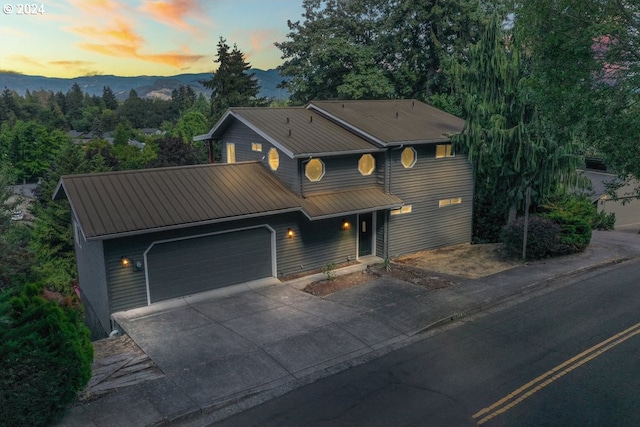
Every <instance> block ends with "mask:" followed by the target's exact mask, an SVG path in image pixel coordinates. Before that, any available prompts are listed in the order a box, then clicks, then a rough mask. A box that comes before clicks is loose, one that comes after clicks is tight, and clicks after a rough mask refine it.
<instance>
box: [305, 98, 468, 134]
mask: <svg viewBox="0 0 640 427" xmlns="http://www.w3.org/2000/svg"><path fill="white" fill-rule="evenodd" d="M307 108H308V109H309V110H314V111H318V112H319V113H320V114H323V115H326V116H327V117H329V118H332V119H333V120H335V121H336V122H339V123H341V124H342V125H343V126H346V127H348V128H349V129H352V130H353V131H354V132H357V133H359V134H360V135H362V136H363V137H365V138H369V139H371V138H373V139H374V140H375V142H379V143H382V144H383V145H399V144H411V143H413V144H417V143H429V142H431V143H433V142H444V141H448V140H449V139H450V137H451V135H452V134H457V133H460V132H462V130H463V128H464V120H462V119H460V118H458V117H456V116H454V115H452V114H449V113H447V112H444V111H442V110H439V109H437V108H435V107H432V106H430V105H427V104H425V103H423V102H420V101H417V100H415V99H404V100H401V99H400V100H388V101H313V102H311V103H310V104H309V105H308V106H307Z"/></svg>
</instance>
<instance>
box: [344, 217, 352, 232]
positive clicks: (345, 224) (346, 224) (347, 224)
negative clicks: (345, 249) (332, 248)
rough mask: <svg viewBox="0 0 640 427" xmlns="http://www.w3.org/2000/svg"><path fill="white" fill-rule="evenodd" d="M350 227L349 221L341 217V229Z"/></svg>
mask: <svg viewBox="0 0 640 427" xmlns="http://www.w3.org/2000/svg"><path fill="white" fill-rule="evenodd" d="M350 228H351V223H350V222H349V221H348V220H346V219H343V220H342V229H343V230H349V229H350Z"/></svg>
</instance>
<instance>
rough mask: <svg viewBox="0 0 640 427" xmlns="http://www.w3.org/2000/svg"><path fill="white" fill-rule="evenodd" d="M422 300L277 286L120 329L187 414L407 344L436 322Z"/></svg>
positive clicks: (416, 290) (143, 318) (123, 321)
mask: <svg viewBox="0 0 640 427" xmlns="http://www.w3.org/2000/svg"><path fill="white" fill-rule="evenodd" d="M427 294H428V290H426V289H424V288H421V287H418V286H415V285H412V284H409V283H406V282H402V281H397V280H393V279H378V280H375V281H373V282H370V283H368V284H366V285H363V286H359V287H357V288H354V289H352V290H347V291H343V292H339V293H336V294H334V295H332V296H329V297H327V298H324V299H323V298H319V297H315V296H312V295H309V294H306V293H304V292H302V291H300V290H298V289H295V288H293V287H291V286H288V285H282V284H280V285H274V286H269V287H265V288H260V289H255V290H250V291H246V292H242V293H239V294H236V295H232V296H227V297H223V298H219V297H212V298H210V299H203V300H200V301H196V302H193V303H191V304H186V305H183V306H181V307H177V308H168V309H166V310H161V311H158V312H154V313H145V312H144V311H139V310H138V311H137V312H136V313H135V315H133V316H128V317H124V316H121V315H120V316H118V318H117V319H118V322H119V323H120V325H121V326H122V328H123V329H124V330H125V332H126V333H127V334H129V336H130V337H131V338H132V339H133V340H134V341H135V342H136V343H137V344H138V345H139V346H140V347H141V348H142V350H143V351H144V352H145V353H146V354H147V355H148V356H149V357H150V358H151V359H152V360H153V361H154V362H155V363H156V364H157V366H158V367H159V368H160V369H161V370H162V371H163V372H164V373H165V374H166V375H167V377H168V378H169V379H170V380H171V381H172V382H173V383H175V385H176V386H177V387H178V388H179V389H181V390H182V392H183V393H184V397H185V401H184V405H186V406H190V405H191V404H195V405H197V406H198V407H199V408H200V409H206V408H210V407H215V406H218V405H220V404H223V403H225V402H228V401H232V400H234V399H235V398H238V397H242V396H246V395H248V394H253V393H256V392H260V391H264V390H267V389H274V388H277V387H279V386H282V385H285V384H287V383H292V382H293V383H295V381H296V380H299V379H300V378H304V377H306V376H308V375H310V374H313V373H315V372H317V371H322V370H325V369H327V368H330V367H334V366H336V365H339V364H341V363H343V362H347V361H350V360H353V359H356V358H359V357H361V356H364V355H367V354H371V353H373V352H375V351H376V350H379V349H382V348H384V347H388V346H389V345H391V344H393V343H394V342H398V341H403V340H405V339H406V338H407V337H408V336H409V335H411V333H412V332H414V331H415V330H416V327H417V325H422V326H424V322H425V321H427V319H429V318H432V316H433V315H434V313H433V311H432V310H430V308H431V307H430V306H431V305H432V302H431V303H430V302H429V301H430V299H429V298H427ZM428 312H430V313H428ZM185 409H187V408H185Z"/></svg>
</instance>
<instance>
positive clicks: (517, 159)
mask: <svg viewBox="0 0 640 427" xmlns="http://www.w3.org/2000/svg"><path fill="white" fill-rule="evenodd" d="M502 23H503V20H502V19H500V18H499V17H498V16H497V15H496V16H494V19H492V20H491V22H490V24H489V25H488V26H487V29H486V31H485V32H484V34H483V36H482V37H481V39H480V41H479V42H478V43H475V44H473V45H471V46H470V48H469V58H468V62H466V63H465V62H460V61H456V62H453V63H452V65H451V67H450V68H449V72H450V74H451V76H452V81H453V82H454V83H453V84H454V89H455V91H456V92H457V95H458V96H459V97H460V99H461V100H462V104H461V105H462V110H463V115H464V116H465V117H466V119H467V120H466V123H465V128H464V131H463V132H462V134H460V135H458V136H456V138H455V143H456V146H457V148H458V149H459V150H462V151H464V152H466V153H467V154H468V156H469V160H470V161H471V162H473V163H474V167H475V173H476V196H477V197H480V198H485V199H487V200H490V201H491V203H484V202H483V201H482V200H480V201H479V203H478V205H477V206H478V207H482V206H485V205H490V206H493V210H490V211H483V210H479V209H476V212H475V215H476V220H475V224H474V225H475V226H476V229H475V234H476V236H478V235H481V234H482V233H483V232H484V230H482V228H481V227H483V225H484V224H488V223H497V224H502V225H503V224H504V223H505V222H506V219H507V213H508V209H511V210H512V211H513V212H514V213H515V209H518V208H519V209H522V208H523V205H524V198H525V197H524V195H525V192H526V189H527V188H529V187H530V188H531V189H532V195H533V202H534V204H535V203H536V202H539V201H542V200H544V199H545V198H546V197H548V196H549V195H551V194H554V193H555V192H556V191H557V189H558V185H559V184H560V183H561V181H563V180H567V179H569V178H570V177H571V176H573V174H574V171H575V168H576V167H577V165H578V164H579V160H580V158H579V157H578V156H577V154H576V152H577V151H578V149H579V146H578V145H577V144H574V143H572V141H561V140H558V139H551V138H548V137H546V135H545V134H544V133H543V132H542V131H541V123H540V118H539V114H538V108H537V105H536V104H535V103H534V102H532V100H531V96H530V95H531V87H530V84H529V75H530V69H529V57H528V55H527V53H526V50H525V49H524V48H523V46H522V45H521V44H520V43H519V42H518V40H517V38H516V37H514V34H513V33H512V32H510V31H507V30H505V29H504V28H503V27H502ZM495 207H498V208H499V210H498V211H496V210H495ZM488 214H491V215H495V217H485V216H484V215H488ZM496 238H497V236H495V235H494V236H484V237H483V240H495V239H496Z"/></svg>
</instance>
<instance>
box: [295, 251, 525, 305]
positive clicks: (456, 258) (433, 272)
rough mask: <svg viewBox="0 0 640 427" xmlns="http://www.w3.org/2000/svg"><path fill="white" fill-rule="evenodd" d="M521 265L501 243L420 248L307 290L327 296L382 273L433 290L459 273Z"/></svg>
mask: <svg viewBox="0 0 640 427" xmlns="http://www.w3.org/2000/svg"><path fill="white" fill-rule="evenodd" d="M518 265H520V263H518V262H517V261H512V260H508V259H505V258H503V257H502V255H501V254H500V245H499V244H484V245H470V244H462V245H455V246H449V247H446V248H440V249H432V250H427V251H421V252H416V253H413V254H410V255H406V256H403V257H399V258H396V259H394V260H393V262H391V263H390V264H389V266H387V268H385V267H384V266H383V265H382V264H378V265H374V266H371V267H369V268H368V269H367V270H365V271H362V272H358V273H351V274H347V275H344V276H337V277H334V278H333V279H330V280H329V279H325V280H321V281H318V282H314V283H311V284H309V285H307V286H306V287H305V288H304V289H303V290H304V291H305V292H307V293H309V294H312V295H316V296H320V297H322V296H326V295H329V294H332V293H334V292H337V291H341V290H343V289H348V288H351V287H353V286H358V285H361V284H363V283H367V282H369V281H371V280H374V279H377V278H379V277H394V278H397V279H400V280H404V281H405V282H409V283H413V284H414V285H419V286H424V287H426V288H428V289H430V290H437V289H443V288H446V287H448V286H451V285H453V284H455V283H456V282H455V279H456V277H461V278H467V279H478V278H480V277H485V276H489V275H491V274H495V273H499V272H501V271H504V270H508V269H510V268H513V267H517V266H518Z"/></svg>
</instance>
